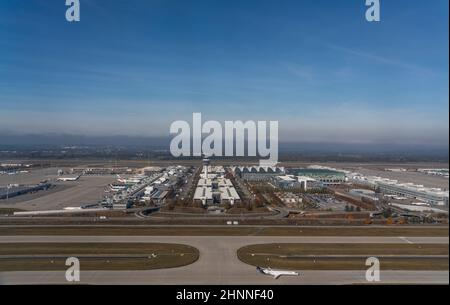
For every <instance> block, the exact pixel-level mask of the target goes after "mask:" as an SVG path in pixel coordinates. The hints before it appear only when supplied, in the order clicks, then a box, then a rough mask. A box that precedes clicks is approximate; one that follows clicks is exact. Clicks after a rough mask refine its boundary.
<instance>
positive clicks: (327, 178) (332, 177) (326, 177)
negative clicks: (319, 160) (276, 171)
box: [286, 166, 347, 187]
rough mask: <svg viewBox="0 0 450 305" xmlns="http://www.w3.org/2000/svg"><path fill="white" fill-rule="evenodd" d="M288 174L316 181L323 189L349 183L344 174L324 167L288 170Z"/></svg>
mask: <svg viewBox="0 0 450 305" xmlns="http://www.w3.org/2000/svg"><path fill="white" fill-rule="evenodd" d="M286 172H287V173H288V174H290V175H295V176H299V177H307V178H311V179H314V180H315V181H318V182H320V183H322V187H324V186H333V185H339V184H342V183H345V182H346V181H347V179H346V175H345V173H344V172H341V171H337V170H335V169H331V168H328V167H323V166H310V167H307V168H287V169H286Z"/></svg>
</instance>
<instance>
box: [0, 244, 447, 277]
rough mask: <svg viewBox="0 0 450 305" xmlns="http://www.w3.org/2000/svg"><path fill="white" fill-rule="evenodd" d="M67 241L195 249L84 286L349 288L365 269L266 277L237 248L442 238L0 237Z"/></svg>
mask: <svg viewBox="0 0 450 305" xmlns="http://www.w3.org/2000/svg"><path fill="white" fill-rule="evenodd" d="M13 242H21V243H43V242H46V243H71V242H82V243H84V242H89V243H99V242H120V243H129V242H133V243H135V242H164V243H180V244H186V245H191V246H194V247H196V248H197V249H199V250H200V258H199V260H198V261H197V262H196V263H194V264H191V265H188V266H184V267H180V268H173V269H162V270H148V271H83V270H82V266H81V282H82V283H84V284H179V285H183V284H199V285H201V284H216V285H227V284H266V285H271V284H354V283H365V271H300V273H301V276H299V277H281V278H280V279H278V280H274V279H273V278H271V277H268V276H264V275H261V274H259V273H257V272H256V270H255V268H254V267H253V266H249V265H246V264H244V263H242V262H241V261H239V259H238V258H237V255H236V251H237V249H239V248H240V247H242V246H245V245H250V244H259V243H392V244H401V243H441V244H448V243H449V238H448V237H408V238H407V239H406V238H403V237H364V236H363V237H345V236H343V237H338V236H332V237H331V236H321V237H317V236H314V237H313V236H310V237H308V236H303V237H276V236H272V237H271V236H237V237H232V236H181V237H178V236H0V244H1V243H13ZM381 281H382V283H417V284H438V283H445V284H448V283H449V273H448V271H383V270H381ZM43 283H48V284H59V283H65V276H64V272H61V271H44V272H36V271H35V272H28V271H27V272H3V273H0V284H43Z"/></svg>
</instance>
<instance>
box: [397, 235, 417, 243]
mask: <svg viewBox="0 0 450 305" xmlns="http://www.w3.org/2000/svg"><path fill="white" fill-rule="evenodd" d="M399 238H400V239H401V240H403V241H405V242H407V243H408V244H410V245H412V244H414V243H413V242H412V241H410V240H409V239H407V238H406V237H402V236H400V237H399Z"/></svg>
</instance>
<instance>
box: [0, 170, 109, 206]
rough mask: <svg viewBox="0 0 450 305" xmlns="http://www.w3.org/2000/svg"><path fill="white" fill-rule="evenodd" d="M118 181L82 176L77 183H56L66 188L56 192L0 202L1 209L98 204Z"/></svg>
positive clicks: (41, 192) (43, 192)
mask: <svg viewBox="0 0 450 305" xmlns="http://www.w3.org/2000/svg"><path fill="white" fill-rule="evenodd" d="M114 181H116V178H115V177H114V176H81V177H80V179H79V180H77V181H67V182H55V184H56V185H58V186H65V188H63V189H61V190H60V191H56V192H48V193H46V191H40V192H37V193H35V194H33V195H35V198H31V199H30V198H28V197H27V196H26V195H25V196H24V198H25V200H24V201H18V200H17V199H20V197H16V198H13V199H14V200H13V202H11V203H9V202H8V201H6V200H0V208H16V209H21V210H33V211H41V210H59V209H63V208H66V207H79V206H81V205H84V204H93V203H97V202H98V201H99V200H101V199H102V198H103V196H104V195H105V187H106V186H107V185H108V184H109V183H113V182H114Z"/></svg>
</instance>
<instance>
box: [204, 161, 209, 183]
mask: <svg viewBox="0 0 450 305" xmlns="http://www.w3.org/2000/svg"><path fill="white" fill-rule="evenodd" d="M208 168H209V159H207V158H205V159H203V175H204V178H205V179H208Z"/></svg>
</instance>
